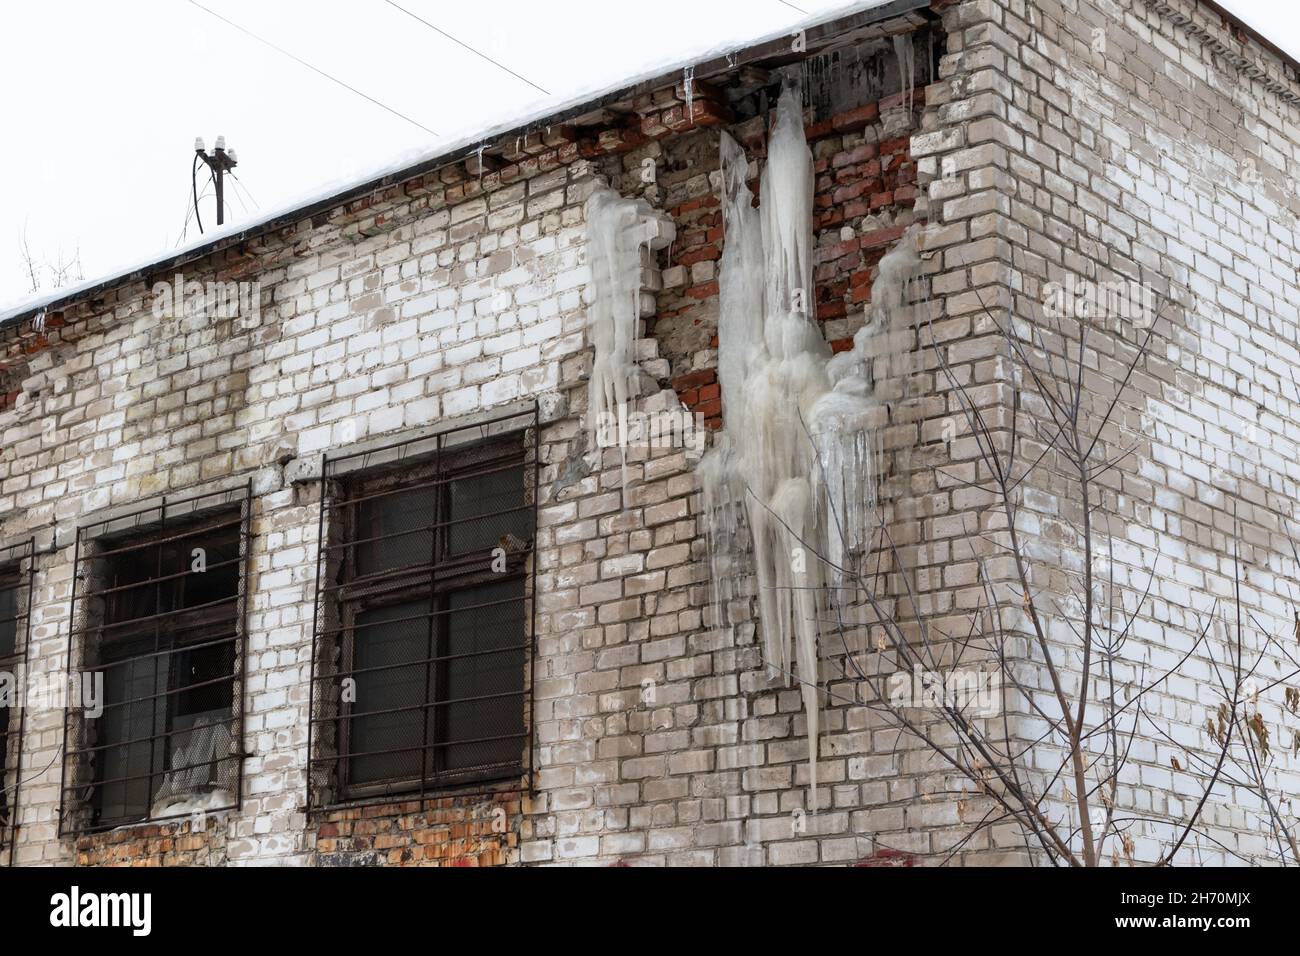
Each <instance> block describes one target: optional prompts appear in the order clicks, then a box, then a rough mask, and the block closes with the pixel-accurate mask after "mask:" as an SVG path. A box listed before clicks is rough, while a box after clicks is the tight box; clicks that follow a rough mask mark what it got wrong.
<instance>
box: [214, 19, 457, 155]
mask: <svg viewBox="0 0 1300 956" xmlns="http://www.w3.org/2000/svg"><path fill="white" fill-rule="evenodd" d="M189 2H190V4H191V5H192V6H195V7H198V8H199V9H200V10H202V11H203V12H204V13H207V14H210V15H211V16H214V17H216V18H217V19H218V20H220V21H221V22H222V23H225V24H227V25H229V26H232V27H234V28H235V29H236V30H238V31H239V32H240V33H243V34H245V35H246V36H250V37H252V38H253V39H254V40H256V41H257V42H258V43H261V44H264V45H265V46H269V47H270V48H271V49H272V50H275V51H276V52H277V53H282V54H284V55H285V56H287V57H288V58H289V59H291V60H293V61H294V62H295V63H298V64H300V65H301V66H305V67H307V69H309V70H311V71H312V72H313V73H317V74H319V75H320V76H323V77H325V79H327V80H329V81H330V82H331V83H337V84H338V85H339V86H341V87H343V88H344V89H346V90H350V91H352V92H353V93H355V94H357V96H359V97H361V98H362V99H364V100H367V101H369V102H371V103H373V104H375V106H378V107H379V108H380V109H382V110H385V111H387V112H389V113H392V114H393V115H394V116H396V117H398V118H399V119H404V120H406V122H408V123H410V124H411V125H412V126H418V127H419V128H420V129H422V130H424V131H425V132H426V133H428V134H429V135H430V136H438V135H439V134H438V133H436V132H434V131H433V130H431V129H429V127H427V126H425V125H424V124H423V123H420V122H417V121H416V120H413V119H411V117H409V116H407V115H406V114H405V113H399V112H398V111H397V110H395V109H393V108H392V107H391V106H386V105H385V104H383V103H381V102H379V100H377V99H375V98H374V97H373V96H370V95H369V94H366V93H362V92H361V91H360V90H359V89H357V88H356V87H355V86H349V85H348V84H347V83H345V82H343V81H342V80H340V79H339V78H338V77H336V76H332V75H331V74H329V73H326V72H325V71H324V70H322V69H321V68H320V67H318V66H313V65H312V64H310V63H308V62H307V61H306V60H304V59H303V58H302V57H299V56H295V55H294V54H292V53H290V52H289V51H288V50H286V49H284V48H283V47H279V46H276V45H275V44H274V43H272V42H271V41H270V40H265V39H263V38H262V37H260V36H258V35H257V34H256V33H254V32H253V31H252V30H249V29H247V28H246V27H241V26H240V25H239V24H238V23H236V22H235V21H234V20H228V19H227V18H225V17H223V16H222V15H221V14H219V13H217V12H216V11H215V10H210V9H208V8H207V7H205V6H204V5H203V4H201V3H198V2H197V0H189Z"/></svg>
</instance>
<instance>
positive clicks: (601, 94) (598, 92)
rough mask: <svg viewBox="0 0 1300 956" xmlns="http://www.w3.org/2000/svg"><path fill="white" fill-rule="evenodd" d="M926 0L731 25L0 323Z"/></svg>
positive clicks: (17, 309) (16, 308) (0, 318)
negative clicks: (747, 28)
mask: <svg viewBox="0 0 1300 956" xmlns="http://www.w3.org/2000/svg"><path fill="white" fill-rule="evenodd" d="M927 5H928V4H927V3H926V2H924V0H853V2H850V3H845V4H842V5H841V6H838V7H835V8H833V9H831V10H829V11H823V12H820V13H817V14H815V15H812V16H809V17H807V18H805V19H803V20H801V21H798V22H796V23H793V24H791V25H790V26H789V27H787V28H786V29H783V30H780V31H776V32H772V33H767V34H765V35H762V36H759V37H754V36H752V35H747V34H745V33H743V32H741V31H740V30H737V32H736V34H735V35H734V36H730V37H725V38H715V39H714V40H713V41H712V43H710V44H709V45H707V46H703V45H702V46H701V47H700V48H698V49H696V50H694V51H693V52H691V53H690V54H689V55H687V56H686V57H685V58H682V59H678V60H675V61H672V62H669V63H666V64H665V63H664V62H662V61H659V62H656V63H647V64H643V65H642V67H641V68H640V69H639V70H637V71H635V72H634V73H633V75H632V76H631V78H629V79H626V80H623V81H620V82H619V83H617V84H615V85H612V86H607V87H604V88H599V89H593V90H587V91H584V92H582V93H579V94H577V95H575V96H572V97H570V98H568V99H567V100H564V101H563V102H562V103H561V104H560V105H558V106H557V105H555V104H553V103H551V102H540V103H539V104H538V106H537V108H536V109H534V110H532V111H529V112H528V113H526V114H525V115H524V116H523V117H520V116H518V115H514V116H513V117H512V118H508V119H506V118H498V119H497V120H495V121H493V122H490V123H489V124H487V125H486V126H484V127H480V128H477V129H475V130H473V131H470V132H469V133H467V134H465V135H462V136H460V137H459V138H457V139H455V140H454V141H452V142H450V143H448V144H446V145H442V144H440V145H439V146H438V147H437V148H435V149H428V148H418V149H412V150H406V151H403V152H402V153H400V154H398V155H396V156H394V157H393V158H392V159H390V160H389V161H388V162H386V163H384V164H383V165H382V166H379V167H376V168H374V169H371V170H369V171H368V172H366V173H365V174H364V175H361V176H359V177H354V178H350V179H348V180H346V181H342V180H336V181H332V182H328V183H325V184H323V185H321V186H320V187H318V188H316V189H314V190H312V191H311V192H309V193H305V194H303V195H300V196H298V197H296V198H295V199H293V200H290V201H289V202H286V203H284V204H283V205H281V206H279V207H277V208H275V209H273V210H272V211H270V212H266V213H263V214H261V215H259V216H254V217H252V218H251V219H248V220H244V221H241V222H239V223H232V224H230V225H227V226H225V227H224V228H222V229H218V230H214V231H209V232H208V233H206V234H205V235H203V236H202V238H200V239H197V240H195V241H194V242H191V243H188V244H187V245H184V246H181V247H180V248H178V249H170V250H167V251H166V252H162V253H155V254H154V255H152V256H149V257H146V258H144V259H141V260H139V261H137V262H135V263H133V264H132V265H129V266H126V267H123V268H119V269H115V270H113V271H112V272H109V273H107V274H105V275H101V276H97V277H95V278H93V279H89V280H87V281H85V282H81V283H78V284H77V285H74V286H67V287H65V288H61V289H55V290H52V291H50V292H45V293H40V294H38V295H33V296H28V297H26V298H23V299H20V300H18V301H15V302H13V303H11V304H9V305H7V306H5V307H3V308H2V309H0V328H2V327H4V326H7V325H10V324H12V323H13V322H16V321H18V320H21V319H23V318H27V317H29V316H34V315H37V314H39V313H40V312H41V311H43V310H46V309H49V308H51V307H53V306H57V305H62V304H70V303H71V302H72V301H73V300H76V299H78V298H81V297H83V296H84V295H85V294H86V293H88V292H90V291H92V290H95V289H101V288H108V287H111V286H113V285H116V284H119V283H123V282H129V281H134V280H136V279H139V278H141V277H143V275H145V274H147V273H150V272H154V271H157V270H160V269H163V268H166V267H168V266H170V265H171V264H175V263H179V262H181V261H185V260H193V259H195V258H198V257H199V256H201V255H205V254H207V253H209V252H211V251H213V250H215V249H216V248H217V247H218V246H220V245H222V244H224V243H227V242H229V241H232V240H235V241H237V240H239V239H244V238H248V237H250V236H252V235H256V234H258V233H260V232H262V231H265V230H267V229H268V228H274V227H275V226H279V225H286V224H288V223H289V222H293V221H298V220H301V219H303V218H305V217H306V216H307V215H310V214H311V212H313V211H316V210H317V209H318V208H320V207H322V206H327V205H337V203H338V202H340V201H344V198H345V197H347V198H352V197H353V196H355V195H359V194H363V193H367V192H371V191H373V190H375V189H380V188H384V187H386V186H388V185H392V184H393V183H395V182H401V181H403V180H405V179H408V178H410V177H411V176H414V175H418V174H419V172H422V171H427V168H428V167H436V166H437V165H441V163H440V162H439V161H440V160H441V161H445V162H453V161H455V159H459V158H462V156H463V155H465V154H469V153H473V152H474V151H476V150H477V149H478V148H479V147H480V146H483V145H486V144H489V143H491V142H493V141H494V140H497V139H499V138H502V137H505V136H507V135H508V134H511V133H515V132H517V131H519V130H522V129H525V128H535V127H538V126H542V125H545V124H546V123H547V121H551V122H558V121H559V118H561V117H564V116H566V114H568V115H577V114H579V113H581V112H585V111H587V110H589V109H590V108H591V107H592V105H593V104H594V103H596V102H598V101H601V100H604V99H606V98H608V97H611V96H615V95H616V94H619V93H621V92H623V91H625V90H628V89H630V88H632V87H635V86H638V85H640V84H643V83H648V82H651V81H653V80H657V79H661V78H663V79H666V78H668V77H669V76H671V75H672V74H673V73H675V72H680V71H683V70H686V69H687V68H689V67H692V66H694V65H697V64H699V63H702V62H707V61H709V60H712V59H714V58H718V57H723V56H727V55H729V54H734V53H736V52H738V51H740V50H745V49H748V48H751V47H758V46H762V45H763V44H766V43H771V42H772V41H775V40H778V39H782V38H784V37H788V36H792V35H793V34H795V33H797V32H798V31H800V30H811V29H814V28H816V27H822V26H826V25H828V24H833V23H835V22H836V21H838V20H842V19H845V18H848V17H852V16H854V15H855V14H860V13H865V12H867V11H875V10H878V11H879V13H880V14H881V16H882V17H888V16H890V15H892V14H894V13H904V12H907V11H909V10H912V9H915V8H917V7H920V6H927ZM737 24H738V26H739V25H741V24H743V18H738V19H737Z"/></svg>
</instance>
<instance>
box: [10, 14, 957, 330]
mask: <svg viewBox="0 0 1300 956" xmlns="http://www.w3.org/2000/svg"><path fill="white" fill-rule="evenodd" d="M931 5H932V4H931V0H887V2H884V3H880V2H866V3H862V4H859V5H858V8H857V9H853V10H852V11H851V12H849V13H845V12H843V10H842V9H841V10H836V11H833V12H831V13H830V14H828V15H824V16H821V17H814V18H810V19H809V20H807V21H801V22H799V23H796V24H794V25H793V26H792V27H791V28H788V29H785V30H782V31H781V32H779V33H772V34H768V35H767V36H765V37H762V38H760V39H758V40H755V41H752V42H750V43H748V45H746V46H742V47H740V48H738V49H736V50H734V51H732V52H730V53H723V54H719V55H712V56H708V57H707V58H706V59H703V60H697V59H694V58H691V59H687V60H682V61H679V62H678V63H676V65H674V66H671V67H666V68H664V69H663V71H662V72H656V73H654V74H651V75H650V76H648V77H645V78H642V79H639V80H636V81H634V82H632V83H630V84H626V85H619V86H615V87H612V88H609V89H607V90H605V91H604V92H601V93H596V94H594V95H586V94H583V95H580V97H576V98H574V99H572V100H570V101H568V102H566V103H565V104H563V105H561V106H559V107H558V108H556V109H555V110H552V111H550V112H546V113H541V114H539V115H535V116H533V117H531V118H529V119H527V120H524V121H523V122H522V123H520V124H518V125H515V126H509V127H504V128H488V129H486V130H484V131H483V132H482V133H481V134H479V135H477V136H475V137H473V138H471V139H462V140H460V141H458V142H456V143H453V144H452V145H451V146H449V147H448V148H447V149H446V150H445V151H443V152H439V153H434V154H433V155H431V156H428V157H426V158H424V159H421V160H419V161H418V162H415V163H412V164H410V165H407V166H403V167H401V168H398V169H395V170H392V171H391V172H387V173H383V174H381V175H377V176H373V177H370V178H367V179H364V180H362V181H360V182H358V183H356V184H355V185H351V186H346V187H344V188H342V189H341V190H339V191H337V192H333V193H330V194H328V195H326V196H323V197H320V198H315V199H311V200H308V201H306V202H303V203H300V204H299V205H296V206H290V207H287V208H285V209H283V210H280V211H276V212H273V213H271V214H269V215H268V216H267V217H266V218H264V219H261V220H258V221H255V222H253V223H252V224H250V225H248V226H246V227H243V228H239V229H236V230H234V231H231V232H228V233H225V234H223V235H220V236H217V237H215V238H213V239H211V240H208V241H207V242H199V243H197V244H195V245H193V246H188V247H186V248H184V249H182V250H180V251H179V252H176V253H173V254H170V255H166V256H162V257H160V258H158V259H151V260H149V261H148V262H145V263H143V264H141V265H136V266H132V267H130V268H128V269H124V270H121V271H117V272H111V273H109V274H107V275H105V276H103V277H102V278H98V279H93V280H90V281H89V282H87V283H84V284H82V285H79V286H75V287H73V288H70V289H58V290H53V291H52V292H50V293H49V294H48V295H45V296H41V297H36V298H33V299H28V300H27V301H23V302H18V303H16V304H15V305H14V306H13V307H11V308H10V309H8V310H6V311H3V312H0V332H4V331H7V330H9V329H10V328H12V327H13V326H15V325H17V324H19V323H21V322H23V321H25V320H28V319H33V318H35V317H36V316H38V315H40V314H41V313H43V312H46V311H49V310H52V309H63V308H67V307H69V306H72V305H75V304H77V303H80V302H83V301H85V300H87V299H93V298H95V297H97V296H99V295H102V294H103V293H105V292H107V291H109V290H110V289H112V288H114V287H116V286H120V285H126V284H129V283H132V282H137V281H140V280H142V279H145V278H147V277H148V276H150V275H153V274H155V273H159V272H163V271H166V270H169V269H173V268H175V267H176V266H179V265H182V264H183V263H187V262H193V261H195V260H198V259H203V258H206V257H208V256H210V255H212V254H214V253H217V252H220V251H223V250H225V249H228V248H230V247H232V246H236V245H238V244H239V243H242V242H247V241H248V240H250V239H255V238H257V237H259V236H263V235H266V234H267V233H270V232H274V231H276V230H279V229H283V228H285V227H286V226H290V225H293V224H294V223H297V222H301V221H302V220H304V219H308V218H310V217H312V216H314V215H316V214H318V213H321V212H324V211H326V210H328V209H332V208H334V207H335V206H339V205H341V204H345V203H348V202H352V201H354V200H357V199H360V198H362V197H364V196H367V195H369V194H371V193H375V192H378V191H380V190H383V189H388V188H390V187H392V186H395V185H398V184H399V183H403V182H405V181H407V180H409V179H414V178H416V177H419V176H423V175H427V174H429V173H431V172H436V171H437V170H439V169H441V168H443V167H445V166H450V165H452V164H454V163H458V162H463V161H464V160H466V159H469V158H471V157H473V156H474V155H475V154H476V153H478V152H479V151H480V149H481V148H482V146H483V145H484V144H488V143H493V144H495V143H498V142H502V141H508V140H510V139H513V138H521V137H524V136H526V135H527V134H529V133H535V132H537V131H538V130H541V129H544V128H545V127H548V126H559V125H562V124H563V123H564V122H565V121H567V120H571V119H575V118H577V117H579V116H582V115H584V114H586V113H590V112H592V111H593V110H598V109H600V108H602V107H604V106H607V105H609V104H612V103H617V102H619V101H621V100H625V99H628V98H630V97H634V96H637V95H639V94H641V93H646V92H651V91H653V90H657V89H660V88H662V87H663V86H666V85H668V84H670V83H673V82H676V81H677V80H678V79H680V77H681V75H682V71H683V70H686V69H693V70H694V75H695V77H696V78H697V79H700V80H705V79H708V78H710V77H711V76H717V75H720V74H723V73H728V72H731V71H733V70H736V69H738V68H739V67H742V66H745V65H747V64H750V63H753V62H755V61H757V60H762V59H767V58H770V57H772V56H775V55H777V54H779V53H780V52H782V51H783V50H785V51H788V49H789V38H790V37H791V36H794V35H795V34H797V33H803V34H804V36H805V39H806V42H807V44H808V46H809V48H810V49H811V48H812V47H815V46H817V45H819V44H824V43H826V42H828V41H830V40H833V39H834V38H836V37H838V36H839V35H841V34H843V33H848V32H851V31H852V30H855V29H858V28H860V27H866V26H871V25H873V24H877V23H880V22H881V21H883V20H889V19H892V18H894V17H898V16H902V15H904V14H907V13H912V12H915V11H917V10H922V9H929V8H930V7H931Z"/></svg>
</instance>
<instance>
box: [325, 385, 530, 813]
mask: <svg viewBox="0 0 1300 956" xmlns="http://www.w3.org/2000/svg"><path fill="white" fill-rule="evenodd" d="M538 432H539V428H538V425H537V409H536V405H533V406H532V407H530V408H528V409H527V410H525V411H523V412H518V411H516V412H511V413H508V414H505V415H501V416H498V417H496V418H492V419H487V420H484V421H479V422H475V423H473V424H469V425H463V426H457V427H452V428H448V429H443V430H441V431H438V432H434V433H432V434H428V435H423V436H419V437H417V438H413V439H410V440H407V441H403V442H394V443H391V444H388V445H384V446H381V447H377V448H371V449H368V450H365V451H360V452H355V453H349V454H345V455H339V456H336V457H332V458H331V457H329V456H328V455H326V456H324V457H323V459H322V468H321V475H322V489H321V510H320V520H319V538H318V541H319V550H318V559H317V569H316V608H315V620H314V624H313V642H312V678H311V688H310V694H309V701H310V703H309V708H310V715H311V716H310V719H309V721H308V754H309V772H308V782H307V806H308V809H309V810H320V809H325V808H330V807H335V806H340V805H348V806H352V805H358V804H371V803H378V802H384V801H388V800H392V799H417V798H418V799H420V800H423V799H424V798H425V797H426V795H429V794H437V795H440V796H441V795H445V794H455V795H471V794H476V793H487V792H500V791H501V790H503V789H508V788H509V787H510V782H511V781H514V782H515V784H516V786H517V787H518V789H519V790H524V789H526V788H527V789H531V786H532V779H533V675H532V662H533V660H534V659H535V656H536V655H535V648H536V627H535V621H536V600H535V595H536V562H535V561H534V560H533V553H534V541H535V537H536V508H537V498H538V487H539V485H538V481H539V477H538V461H539V460H540V456H539V450H540V445H539V434H538ZM515 475H517V476H518V484H517V485H516V484H515V483H514V482H510V485H509V488H508V489H505V488H504V483H505V482H507V481H509V479H510V478H511V477H512V476H515ZM493 482H499V483H502V484H501V485H499V486H497V487H496V488H491V487H489V485H490V484H491V483H493ZM474 487H477V489H478V490H479V491H481V492H483V493H484V495H485V496H486V494H487V493H488V492H490V491H493V490H495V491H496V492H498V494H499V495H501V496H508V495H511V494H515V495H517V499H516V501H514V502H507V503H506V504H505V505H504V506H501V507H489V506H487V505H485V498H484V497H479V496H475V497H473V498H472V500H471V501H468V502H461V503H460V504H462V505H464V506H465V507H463V508H461V509H457V512H458V513H457V514H455V515H453V514H452V509H453V505H452V503H451V501H450V498H451V496H452V494H453V493H454V492H455V490H456V489H457V488H460V489H470V488H474ZM413 501H415V502H419V509H418V512H417V513H415V514H411V513H409V512H403V506H404V503H406V507H407V508H409V507H410V504H409V503H410V502H413ZM519 502H522V503H519ZM489 503H490V502H489ZM386 509H389V510H391V514H385V510H386ZM460 510H464V511H467V512H468V513H467V514H460V513H459V511H460ZM367 519H369V520H368V523H365V522H366V521H367ZM363 523H364V524H363ZM497 531H503V532H504V533H503V534H502V535H501V537H500V538H495V535H496V532H497ZM422 536H423V537H422ZM458 536H460V537H462V539H463V541H462V543H464V540H468V541H470V542H472V543H474V544H476V545H477V547H475V548H473V549H472V550H470V551H469V552H456V551H454V548H453V547H452V545H453V538H456V537H458ZM508 536H512V537H513V540H512V538H511V537H508ZM426 539H427V541H426ZM426 543H427V550H422V549H424V548H425V547H426ZM506 545H510V547H506ZM493 546H496V547H500V548H501V552H504V558H505V565H504V570H502V568H501V561H500V559H501V557H502V556H503V555H502V553H501V552H496V551H494V550H493ZM386 549H388V550H386ZM366 555H369V561H370V562H371V563H372V564H374V565H375V567H372V568H369V569H367V568H365V567H363V565H365V564H366V560H364V557H365V556H366ZM385 555H387V558H385ZM494 557H496V558H497V563H496V565H495V566H494V564H493V558H494ZM493 586H498V587H501V588H506V589H508V592H507V593H504V594H493V593H491V590H490V589H491V588H492V587H493ZM485 592H486V593H485ZM367 614H369V615H371V617H370V618H369V619H367V618H366V617H365V615H367ZM458 627H460V628H470V629H475V628H478V629H485V630H490V631H491V636H489V637H486V638H483V635H482V634H480V633H479V632H478V630H475V633H474V634H472V635H471V636H470V637H469V639H468V640H467V641H465V640H462V641H453V639H452V636H451V632H452V631H453V630H455V629H457V628H458ZM463 636H464V635H462V637H463ZM386 643H387V644H390V645H392V646H393V647H395V648H399V649H402V648H404V649H405V650H406V651H407V653H403V654H399V655H398V659H396V660H392V659H380V660H377V661H370V660H368V658H367V656H366V655H367V654H368V653H371V652H373V653H375V654H380V653H382V652H381V651H379V650H374V649H375V648H383V647H384V646H385V644H386ZM461 643H467V644H468V645H469V646H468V647H467V648H462V647H460V646H458V645H459V644H461ZM484 644H486V646H482V645H484ZM417 648H418V649H417ZM480 663H484V664H485V666H486V668H488V670H486V673H488V674H492V671H491V670H490V668H491V667H492V664H493V663H495V664H496V665H497V673H496V674H495V676H494V677H492V678H489V679H487V680H486V683H488V684H492V683H493V680H495V681H497V682H498V683H499V684H500V685H501V686H489V687H487V688H479V689H478V690H477V691H476V690H475V687H476V684H477V683H482V682H484V679H483V678H482V677H481V676H472V677H470V678H469V679H460V678H458V674H457V672H456V668H458V667H459V668H465V669H466V670H467V671H468V672H469V673H470V674H471V675H478V674H479V671H478V670H477V667H478V665H479V664H480ZM505 683H508V684H509V686H504V684H505ZM467 687H468V690H467V689H466V688H467ZM349 688H350V690H351V694H348V693H345V691H346V690H348V689H349ZM361 695H365V696H366V697H368V698H369V700H366V699H360V698H361ZM481 705H482V706H484V707H485V709H487V710H488V711H489V713H488V714H486V715H485V714H482V713H479V714H477V715H474V709H475V708H478V707H480V706H481ZM466 707H468V708H469V709H470V711H469V712H470V713H471V715H473V716H471V718H470V719H469V720H468V721H467V722H466V723H465V724H464V726H463V727H458V722H457V720H456V717H455V715H456V714H457V713H458V708H466ZM386 722H387V726H385V723H386ZM417 724H418V726H417ZM476 788H477V789H476Z"/></svg>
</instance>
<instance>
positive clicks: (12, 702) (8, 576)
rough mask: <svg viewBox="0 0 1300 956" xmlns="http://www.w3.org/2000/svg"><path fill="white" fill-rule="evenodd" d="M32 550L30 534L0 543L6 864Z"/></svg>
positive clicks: (1, 846) (1, 811) (16, 781)
mask: <svg viewBox="0 0 1300 956" xmlns="http://www.w3.org/2000/svg"><path fill="white" fill-rule="evenodd" d="M35 551H36V543H35V541H33V540H31V539H28V540H27V541H24V542H22V543H20V544H15V545H10V546H9V547H6V548H0V850H6V849H8V850H10V856H9V862H10V863H12V862H13V853H12V845H13V838H14V835H15V833H16V832H17V829H18V796H19V787H20V786H21V784H22V751H23V729H24V724H25V722H26V714H27V708H26V706H25V704H26V701H25V700H24V698H23V691H24V689H25V688H26V686H27V667H26V663H27V645H28V643H29V642H30V639H31V616H32V576H33V575H34V574H35V563H36V562H35V560H34V558H35Z"/></svg>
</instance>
